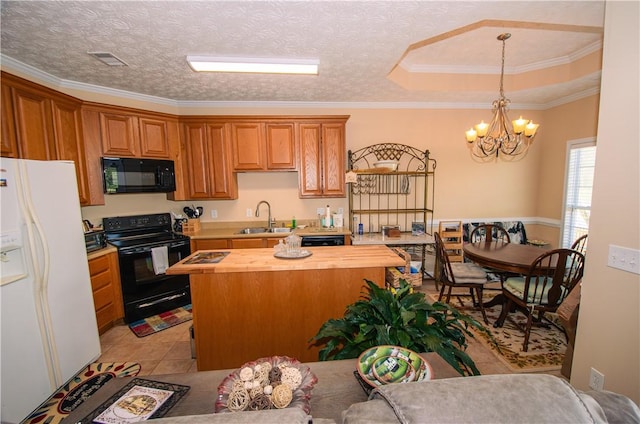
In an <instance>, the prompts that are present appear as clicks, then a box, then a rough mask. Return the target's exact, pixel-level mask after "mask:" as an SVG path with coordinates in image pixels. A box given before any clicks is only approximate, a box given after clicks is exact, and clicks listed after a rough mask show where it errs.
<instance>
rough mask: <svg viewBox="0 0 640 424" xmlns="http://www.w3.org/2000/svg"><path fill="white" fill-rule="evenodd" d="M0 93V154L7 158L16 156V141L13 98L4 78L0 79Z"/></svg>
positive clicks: (17, 154) (17, 152)
mask: <svg viewBox="0 0 640 424" xmlns="http://www.w3.org/2000/svg"><path fill="white" fill-rule="evenodd" d="M0 84H1V86H0V95H1V96H2V105H1V106H0V107H1V108H2V110H1V111H0V112H1V113H2V135H1V136H2V140H0V156H3V157H7V158H17V157H19V156H20V152H19V151H18V141H17V140H16V126H15V122H14V121H13V100H12V99H11V87H10V86H8V85H7V84H6V83H5V82H4V79H3V80H2V81H0Z"/></svg>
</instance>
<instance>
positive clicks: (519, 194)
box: [83, 108, 564, 221]
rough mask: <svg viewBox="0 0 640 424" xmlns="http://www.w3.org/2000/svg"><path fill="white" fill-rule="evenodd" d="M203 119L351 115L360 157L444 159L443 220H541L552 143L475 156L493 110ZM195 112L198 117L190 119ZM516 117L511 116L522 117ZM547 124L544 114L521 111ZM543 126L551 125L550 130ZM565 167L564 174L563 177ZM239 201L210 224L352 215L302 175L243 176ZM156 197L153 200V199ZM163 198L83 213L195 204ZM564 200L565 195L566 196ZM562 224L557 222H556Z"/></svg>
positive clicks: (135, 198)
mask: <svg viewBox="0 0 640 424" xmlns="http://www.w3.org/2000/svg"><path fill="white" fill-rule="evenodd" d="M199 112H200V113H202V114H212V115H213V114H278V115H280V114H298V115H300V114H306V115H309V114H324V115H342V114H347V115H351V117H350V118H349V120H348V121H347V130H346V132H347V149H351V150H356V149H359V148H361V147H365V146H368V145H370V144H375V143H383V142H395V143H402V144H407V145H410V146H413V147H416V148H418V149H421V150H423V149H429V150H430V152H431V156H432V157H433V158H435V159H436V160H437V169H436V184H435V199H436V200H435V217H436V219H438V218H441V219H452V218H461V219H471V218H497V219H499V218H513V217H535V216H536V213H537V211H536V209H537V198H536V193H537V192H538V184H539V181H538V172H539V171H538V170H539V166H540V165H539V164H540V162H541V158H542V155H543V153H544V151H543V149H540V148H537V144H538V143H541V141H540V140H544V138H545V137H546V135H545V134H546V131H545V130H544V129H543V130H541V133H540V135H539V139H538V140H537V141H536V144H535V145H534V147H533V148H532V149H531V151H530V152H529V154H528V155H527V156H526V157H525V158H523V159H522V160H520V161H516V162H504V161H502V160H498V161H495V160H494V161H492V162H489V163H481V162H478V161H477V160H474V159H473V158H472V157H471V155H470V154H469V150H468V148H467V144H466V142H465V139H464V131H465V129H467V128H468V127H469V126H471V125H472V124H473V123H475V122H477V121H480V120H481V119H484V120H488V119H490V117H491V112H490V110H489V108H487V109H486V110H424V109H324V108H319V109H304V110H300V109H257V108H250V109H231V110H230V109H226V110H224V111H221V110H220V109H202V110H199ZM190 113H193V112H190ZM519 113H520V112H519V111H513V112H512V114H513V115H516V114H519ZM522 113H523V114H524V115H525V116H531V117H532V118H533V119H535V120H536V121H541V119H542V113H541V112H539V111H538V112H529V111H524V112H522ZM543 125H544V124H543ZM563 169H564V165H563V164H560V169H558V170H557V173H558V174H559V175H561V176H562V175H563V173H564V170H563ZM238 185H239V199H238V200H232V201H228V200H227V201H206V202H197V204H198V205H200V206H204V207H205V216H204V217H203V221H210V220H212V219H211V218H210V216H211V215H210V210H211V209H216V210H217V212H218V219H217V221H237V220H242V219H245V217H246V209H247V208H255V205H256V204H257V203H258V201H260V200H263V199H264V200H267V201H269V202H270V203H271V205H272V208H273V214H274V216H275V217H276V218H278V219H290V218H291V217H292V216H294V215H295V216H296V217H297V218H298V219H299V220H300V219H310V218H313V217H314V216H315V213H316V209H317V208H318V207H323V206H325V205H326V204H330V205H331V207H332V208H334V209H337V208H339V207H342V208H344V209H345V210H347V209H348V201H347V199H346V198H342V199H326V200H301V199H298V192H297V173H295V172H293V173H276V174H273V173H267V174H265V173H246V174H239V175H238ZM150 196H151V198H150ZM162 199H163V196H162V195H147V196H142V195H117V196H107V198H106V206H92V207H87V208H84V209H83V216H84V217H85V218H88V219H99V218H101V217H102V216H107V215H113V214H114V213H121V211H122V213H124V212H126V209H127V208H129V209H135V210H136V211H137V212H146V211H145V210H144V209H155V208H160V210H162V208H164V209H165V210H166V209H169V210H171V211H174V212H179V211H180V210H181V209H182V207H183V206H184V205H185V204H190V203H191V202H163V201H162ZM560 200H561V195H560ZM554 218H556V219H557V218H558V217H554Z"/></svg>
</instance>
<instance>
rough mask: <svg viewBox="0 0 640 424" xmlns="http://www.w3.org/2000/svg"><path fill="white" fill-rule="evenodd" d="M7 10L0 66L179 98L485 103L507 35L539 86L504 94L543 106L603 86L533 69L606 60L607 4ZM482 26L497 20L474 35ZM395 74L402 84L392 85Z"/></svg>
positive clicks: (137, 4)
mask: <svg viewBox="0 0 640 424" xmlns="http://www.w3.org/2000/svg"><path fill="white" fill-rule="evenodd" d="M1 4H2V40H1V41H2V44H1V53H2V59H3V61H2V62H3V68H5V67H6V66H8V65H14V66H16V65H17V66H22V65H28V66H30V67H33V68H35V69H37V70H38V71H41V72H44V73H46V74H49V75H50V76H52V77H53V78H54V79H55V80H58V81H60V83H65V84H77V83H81V84H89V85H92V86H99V87H106V88H110V89H118V90H125V91H128V92H131V93H136V94H143V95H148V96H156V97H159V98H162V99H168V100H171V101H176V102H193V101H206V102H216V101H217V102H362V103H369V102H403V103H414V102H422V103H442V104H448V103H465V104H470V103H487V102H491V100H493V99H494V98H495V97H496V96H497V92H498V87H499V71H500V56H501V43H500V42H499V41H497V40H496V36H497V35H498V34H499V33H501V32H510V33H512V37H511V39H510V40H509V41H507V49H506V65H505V66H506V71H507V74H510V75H511V74H512V75H516V76H517V75H518V74H522V75H524V76H527V75H529V78H533V79H534V80H537V81H534V83H533V84H531V82H529V83H528V84H516V83H515V82H514V87H512V89H510V87H509V82H510V80H509V79H505V91H506V94H507V97H509V98H510V99H511V100H512V101H513V102H514V103H519V104H526V105H528V106H530V107H544V106H545V105H550V104H553V103H554V102H559V101H562V99H566V98H570V97H571V96H579V95H580V94H581V93H586V92H589V91H593V90H597V89H598V88H599V86H600V73H599V68H598V69H596V70H591V69H589V70H587V71H582V72H576V69H569V70H567V69H563V70H562V71H561V70H560V69H561V68H557V69H558V72H557V73H556V74H557V76H558V77H557V78H550V79H549V78H542V77H541V76H540V75H538V74H536V73H535V72H533V73H531V72H529V73H527V72H528V71H531V70H539V69H544V68H545V67H552V66H558V65H559V66H564V67H569V68H570V67H571V66H572V63H575V62H576V61H579V60H580V59H581V58H582V57H584V56H585V55H587V54H589V53H592V52H594V51H595V52H599V51H600V49H601V43H602V31H601V28H602V25H603V20H604V2H603V1H566V2H560V1H551V2H545V1H531V2H516V1H497V2H493V1H471V2H463V1H413V2H405V1H347V2H334V1H308V2H291V1H287V2H275V1H257V2H248V1H239V2H234V1H200V2H196V1H44V2H39V1H2V2H1ZM485 20H491V22H493V24H492V25H477V26H474V24H476V23H478V22H481V21H485ZM504 21H515V22H525V23H528V24H527V25H524V26H522V25H515V24H512V23H509V22H507V23H505V22H504ZM496 22H497V24H496ZM532 23H533V24H532ZM542 24H544V25H542ZM548 24H557V25H559V27H558V28H553V27H551V28H550V27H549V26H548ZM536 25H539V26H540V28H541V29H537V28H535V27H536ZM500 26H502V27H500ZM571 26H581V28H575V27H571ZM532 27H534V28H535V29H532ZM461 29H462V30H461ZM425 40H426V41H425ZM421 43H422V44H421ZM89 51H102V52H111V53H113V54H114V55H115V56H117V57H119V58H120V59H122V60H123V61H125V62H126V63H127V64H128V65H129V66H126V67H108V66H106V65H104V64H103V63H101V62H99V61H98V60H96V59H95V58H93V57H91V56H89V55H88V54H87V52H89ZM199 54H201V55H219V56H251V57H290V58H317V59H319V60H320V74H319V75H318V76H292V75H254V74H243V75H239V74H212V73H195V72H193V71H192V70H191V68H190V67H189V65H188V64H187V62H186V56H187V55H199ZM25 69H30V68H29V67H25ZM394 69H397V70H399V71H400V72H401V73H402V76H400V77H398V78H395V77H394V78H391V77H390V74H391V73H392V71H393V70H394ZM550 69H554V68H550ZM487 74H488V75H487ZM443 75H446V76H447V78H444V77H443ZM474 76H484V80H483V81H485V82H484V83H483V84H482V85H474V84H470V83H469V80H470V78H472V77H474ZM487 76H489V78H487ZM438 78H441V80H442V81H445V80H446V81H447V82H446V83H444V82H442V83H440V79H438ZM523 78H524V77H523ZM414 79H415V81H418V82H416V83H414V82H413V81H414ZM481 79H482V78H481ZM430 81H431V82H432V83H431V84H429V82H430ZM538 81H539V82H538ZM466 86H468V87H469V88H468V89H464V90H461V89H460V87H466Z"/></svg>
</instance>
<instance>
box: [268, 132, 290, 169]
mask: <svg viewBox="0 0 640 424" xmlns="http://www.w3.org/2000/svg"><path fill="white" fill-rule="evenodd" d="M265 148H266V156H267V169H274V170H280V169H282V170H295V169H296V144H295V132H294V129H293V123H282V124H281V123H278V124H275V123H267V124H266V144H265Z"/></svg>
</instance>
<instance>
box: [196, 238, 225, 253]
mask: <svg viewBox="0 0 640 424" xmlns="http://www.w3.org/2000/svg"><path fill="white" fill-rule="evenodd" d="M191 243H192V245H193V246H192V249H191V251H192V252H195V251H196V250H214V249H227V247H228V246H229V244H228V243H227V239H203V240H193V241H192V242H191Z"/></svg>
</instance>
